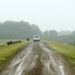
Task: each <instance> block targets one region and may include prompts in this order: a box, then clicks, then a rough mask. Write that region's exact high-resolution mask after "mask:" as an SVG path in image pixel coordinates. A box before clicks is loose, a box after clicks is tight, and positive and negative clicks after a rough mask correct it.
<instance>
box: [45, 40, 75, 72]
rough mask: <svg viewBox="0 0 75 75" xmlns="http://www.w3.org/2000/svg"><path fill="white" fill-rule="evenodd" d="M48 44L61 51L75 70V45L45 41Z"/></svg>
mask: <svg viewBox="0 0 75 75" xmlns="http://www.w3.org/2000/svg"><path fill="white" fill-rule="evenodd" d="M44 42H45V43H46V44H48V46H49V47H50V48H51V49H53V50H55V51H56V52H58V53H60V54H61V55H62V56H63V57H64V58H65V59H66V60H67V61H68V62H69V63H70V66H71V67H72V68H73V70H74V71H75V46H71V45H65V44H61V43H57V42H51V41H44Z"/></svg>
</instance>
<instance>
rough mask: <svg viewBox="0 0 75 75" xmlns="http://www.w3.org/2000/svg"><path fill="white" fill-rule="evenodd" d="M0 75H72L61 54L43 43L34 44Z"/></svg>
mask: <svg viewBox="0 0 75 75" xmlns="http://www.w3.org/2000/svg"><path fill="white" fill-rule="evenodd" d="M0 75H72V74H71V72H70V69H69V67H68V65H67V64H66V63H65V62H64V60H63V59H62V58H61V56H60V55H59V54H57V53H56V52H54V51H52V50H51V49H49V48H48V47H47V45H45V44H43V43H42V42H32V43H31V44H30V45H29V46H28V47H27V48H25V49H24V50H23V51H22V52H20V53H19V54H18V55H17V56H16V57H15V58H14V59H13V60H12V61H11V62H10V64H9V65H8V66H7V67H6V68H5V69H4V71H2V72H1V74H0Z"/></svg>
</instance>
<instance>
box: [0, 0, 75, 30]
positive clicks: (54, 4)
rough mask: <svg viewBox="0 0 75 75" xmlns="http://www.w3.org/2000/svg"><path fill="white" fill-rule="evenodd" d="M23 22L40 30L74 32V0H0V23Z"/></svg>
mask: <svg viewBox="0 0 75 75" xmlns="http://www.w3.org/2000/svg"><path fill="white" fill-rule="evenodd" d="M6 20H13V21H20V20H24V21H27V22H29V23H30V24H37V25H38V26H39V27H40V28H41V30H43V31H44V30H46V29H48V30H52V29H54V30H57V31H60V30H71V31H73V30H75V0H0V21H1V22H4V21H6Z"/></svg>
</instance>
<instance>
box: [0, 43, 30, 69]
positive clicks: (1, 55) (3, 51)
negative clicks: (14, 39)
mask: <svg viewBox="0 0 75 75" xmlns="http://www.w3.org/2000/svg"><path fill="white" fill-rule="evenodd" d="M28 44H29V42H22V43H18V44H13V45H10V46H8V45H6V46H3V47H0V69H1V68H2V66H3V65H4V64H5V63H6V62H9V61H10V60H11V58H13V57H14V56H15V55H16V54H17V53H19V52H20V51H22V49H23V48H24V47H25V46H27V45H28Z"/></svg>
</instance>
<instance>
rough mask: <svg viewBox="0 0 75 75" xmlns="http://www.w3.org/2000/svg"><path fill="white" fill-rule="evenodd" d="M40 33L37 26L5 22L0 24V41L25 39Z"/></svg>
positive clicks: (21, 22)
mask: <svg viewBox="0 0 75 75" xmlns="http://www.w3.org/2000/svg"><path fill="white" fill-rule="evenodd" d="M35 34H39V35H40V36H41V34H42V32H41V30H40V29H39V27H38V26H37V25H34V24H33V25H30V24H29V23H28V22H24V21H20V22H14V21H6V22H4V23H2V24H1V23H0V39H26V38H32V36H33V35H35Z"/></svg>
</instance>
